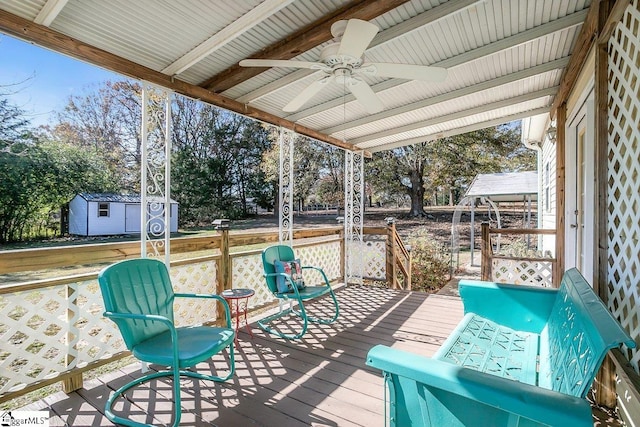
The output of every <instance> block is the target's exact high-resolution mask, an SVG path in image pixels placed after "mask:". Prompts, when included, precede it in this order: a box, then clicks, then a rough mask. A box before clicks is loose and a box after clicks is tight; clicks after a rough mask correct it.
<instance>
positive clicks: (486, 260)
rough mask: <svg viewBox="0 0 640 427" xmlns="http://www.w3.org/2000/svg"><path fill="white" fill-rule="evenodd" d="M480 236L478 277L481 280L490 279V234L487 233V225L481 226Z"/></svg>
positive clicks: (486, 223)
mask: <svg viewBox="0 0 640 427" xmlns="http://www.w3.org/2000/svg"><path fill="white" fill-rule="evenodd" d="M481 234H482V236H481V237H482V252H481V255H482V259H481V261H480V275H481V277H482V280H490V278H491V234H490V233H489V223H488V222H483V223H482V225H481Z"/></svg>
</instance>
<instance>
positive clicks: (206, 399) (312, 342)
mask: <svg viewBox="0 0 640 427" xmlns="http://www.w3.org/2000/svg"><path fill="white" fill-rule="evenodd" d="M451 289H452V288H445V289H444V290H443V291H444V292H442V293H440V294H432V295H428V294H425V293H422V292H409V291H401V290H391V289H387V288H382V287H371V286H358V285H350V286H348V287H342V288H340V289H339V290H338V291H337V295H338V299H339V302H340V305H341V315H340V318H339V319H338V321H337V322H336V323H335V324H333V325H311V326H310V328H309V330H308V332H307V334H306V335H305V337H304V339H302V340H298V341H285V340H282V339H278V338H274V337H271V336H267V335H266V334H265V333H264V332H263V331H262V330H260V329H259V328H257V327H256V326H255V324H252V331H253V334H254V338H253V339H251V338H250V337H249V335H248V333H247V332H246V331H245V330H241V332H240V337H239V345H238V347H237V348H236V350H235V356H236V369H237V371H236V374H235V376H234V377H233V378H232V379H231V380H229V381H227V382H225V383H211V382H205V381H195V380H192V379H189V380H183V383H182V405H183V414H182V420H181V425H189V426H201V425H203V426H204V425H224V426H249V425H261V426H276V425H277V426H309V425H316V426H320V425H321V426H356V425H359V426H378V425H383V419H384V403H383V397H384V389H383V380H382V377H381V375H380V372H378V371H375V370H372V369H371V368H369V367H366V366H365V357H366V354H367V352H368V351H369V349H370V348H371V347H373V346H374V345H376V344H385V345H389V346H393V347H396V348H401V349H404V350H407V351H411V352H415V353H420V354H424V355H427V356H429V355H431V354H433V353H434V352H435V351H436V349H437V348H438V347H439V346H440V344H441V343H442V342H443V341H444V340H445V338H446V337H447V336H448V334H449V333H450V332H451V331H452V330H453V328H454V327H455V325H456V324H457V323H458V321H459V320H460V319H461V318H462V316H463V307H462V303H461V301H460V299H459V298H458V297H457V296H455V291H454V292H452V291H451ZM453 289H455V284H453ZM325 302H326V301H323V300H320V301H316V302H315V303H313V305H312V310H319V311H322V310H323V309H324V308H325ZM328 309H330V308H328ZM283 327H286V326H284V325H283ZM218 365H219V366H220V368H222V369H224V366H226V361H225V360H223V356H216V358H214V359H213V361H212V363H211V364H202V365H201V366H199V369H202V370H203V371H209V372H210V371H211V370H212V369H216V368H217V367H218ZM139 368H140V366H139V365H138V364H132V365H129V366H126V367H124V368H122V369H119V370H116V371H113V372H111V373H109V374H107V375H105V376H102V377H100V378H98V379H94V380H90V381H86V382H85V385H84V388H82V389H80V390H78V391H75V392H73V393H71V394H69V395H66V394H64V393H63V392H59V393H57V394H54V395H51V396H49V397H47V398H45V399H43V400H41V401H39V402H36V403H33V404H31V405H29V406H28V407H25V408H22V409H24V410H49V411H50V414H51V419H50V425H51V426H63V425H69V426H101V425H112V423H111V422H110V421H109V420H108V419H107V418H106V417H105V416H104V415H103V411H104V404H105V402H106V399H107V398H108V397H109V395H110V393H112V392H113V391H114V390H115V389H116V388H118V387H119V386H121V385H122V384H124V383H126V382H128V381H130V380H131V379H132V377H136V376H139V375H141V374H140V369H139ZM151 368H152V369H153V367H151ZM150 384H151V385H150V386H147V387H141V388H138V389H136V390H135V391H134V392H133V393H132V394H130V395H128V396H127V400H126V401H124V400H122V399H121V400H120V402H119V403H118V404H117V405H116V406H115V409H116V410H120V411H122V413H123V414H126V415H127V416H130V417H131V418H133V419H134V420H136V421H140V422H145V423H151V424H154V425H167V424H170V422H171V407H172V402H171V399H172V392H171V384H170V382H167V381H166V380H156V381H155V382H151V383H150ZM149 387H150V388H149ZM594 425H598V426H606V425H610V426H619V425H621V424H620V422H619V421H618V420H617V419H614V418H612V417H611V416H610V414H607V413H605V412H602V411H601V410H600V409H599V408H597V407H594Z"/></svg>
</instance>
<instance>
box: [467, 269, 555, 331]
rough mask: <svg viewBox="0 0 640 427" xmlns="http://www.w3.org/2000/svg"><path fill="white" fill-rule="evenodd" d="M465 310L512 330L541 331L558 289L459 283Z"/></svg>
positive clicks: (468, 281)
mask: <svg viewBox="0 0 640 427" xmlns="http://www.w3.org/2000/svg"><path fill="white" fill-rule="evenodd" d="M458 290H459V292H460V297H461V298H462V302H463V303H464V312H465V314H466V313H475V314H478V315H480V316H482V317H484V318H486V319H489V320H492V321H494V322H496V323H498V324H500V325H504V326H507V327H509V328H511V329H515V330H519V331H526V332H534V333H538V334H539V333H540V332H541V331H542V329H543V328H544V326H545V325H546V323H547V320H548V319H549V315H550V314H551V308H552V307H553V304H554V303H555V300H556V296H557V294H558V290H557V289H551V288H543V287H540V286H526V285H511V284H502V283H494V282H484V281H479V280H461V281H460V283H459V284H458Z"/></svg>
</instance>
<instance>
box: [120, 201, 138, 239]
mask: <svg viewBox="0 0 640 427" xmlns="http://www.w3.org/2000/svg"><path fill="white" fill-rule="evenodd" d="M140 230H141V228H140V205H124V231H125V233H139V232H140Z"/></svg>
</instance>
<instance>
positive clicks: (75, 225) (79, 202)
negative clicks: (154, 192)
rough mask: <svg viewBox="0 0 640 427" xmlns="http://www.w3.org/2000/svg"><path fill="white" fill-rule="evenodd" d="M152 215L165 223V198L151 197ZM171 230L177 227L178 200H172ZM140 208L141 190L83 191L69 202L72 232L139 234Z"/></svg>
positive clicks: (83, 233) (82, 233) (78, 233)
mask: <svg viewBox="0 0 640 427" xmlns="http://www.w3.org/2000/svg"><path fill="white" fill-rule="evenodd" d="M148 211H149V214H148V215H149V218H151V217H155V216H159V218H158V219H153V220H152V221H151V223H149V226H148V227H150V226H151V225H152V223H153V222H154V221H156V222H159V223H160V224H162V219H163V211H164V200H160V199H159V198H153V199H151V200H150V201H149V210H148ZM170 218H171V221H170V222H171V225H170V231H171V232H172V233H175V232H177V231H178V202H176V201H175V200H171V217H170ZM140 220H141V212H140V195H139V194H113V193H80V194H77V195H76V196H75V197H74V198H73V199H72V200H71V201H70V202H69V234H74V235H78V236H108V235H117V234H139V233H140V230H141V226H140Z"/></svg>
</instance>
